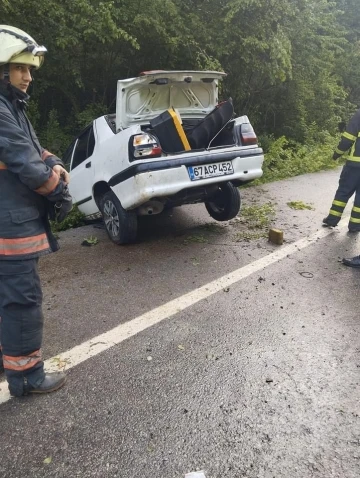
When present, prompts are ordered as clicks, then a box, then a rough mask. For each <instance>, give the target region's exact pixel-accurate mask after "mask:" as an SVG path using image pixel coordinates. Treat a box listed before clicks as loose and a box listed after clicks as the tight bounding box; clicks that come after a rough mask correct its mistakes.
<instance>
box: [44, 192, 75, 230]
mask: <svg viewBox="0 0 360 478" xmlns="http://www.w3.org/2000/svg"><path fill="white" fill-rule="evenodd" d="M72 208H73V203H72V197H71V196H70V193H69V188H68V187H67V185H66V186H65V187H64V189H63V194H62V198H61V200H58V201H56V202H52V203H50V208H49V218H50V219H51V220H52V221H55V222H62V221H63V220H64V219H65V218H66V216H67V215H68V214H69V212H70V211H71V210H72Z"/></svg>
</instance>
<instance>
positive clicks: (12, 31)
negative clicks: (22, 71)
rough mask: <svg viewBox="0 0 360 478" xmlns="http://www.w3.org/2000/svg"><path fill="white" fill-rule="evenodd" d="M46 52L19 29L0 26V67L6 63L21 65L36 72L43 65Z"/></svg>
mask: <svg viewBox="0 0 360 478" xmlns="http://www.w3.org/2000/svg"><path fill="white" fill-rule="evenodd" d="M46 52H47V50H46V48H45V47H44V46H39V45H38V44H37V43H36V41H35V40H34V39H33V38H32V37H31V36H30V35H28V34H27V33H25V32H24V31H23V30H20V28H15V27H11V26H9V25H0V66H1V65H6V64H7V63H22V64H24V65H30V66H33V67H34V68H35V69H36V70H37V69H38V68H40V66H41V65H42V64H43V62H44V55H45V53H46Z"/></svg>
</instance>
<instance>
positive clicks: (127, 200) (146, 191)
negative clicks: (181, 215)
mask: <svg viewBox="0 0 360 478" xmlns="http://www.w3.org/2000/svg"><path fill="white" fill-rule="evenodd" d="M206 153H208V154H204V152H201V153H200V154H199V153H189V154H186V155H183V154H182V155H181V157H179V156H178V157H177V158H174V157H172V158H171V159H165V160H158V161H151V162H146V163H138V164H136V165H133V166H130V167H129V168H128V169H126V170H125V171H123V172H122V173H119V174H117V175H116V176H114V177H112V178H111V179H110V181H109V185H110V186H111V187H112V189H113V191H114V192H115V194H116V195H117V196H118V198H119V200H120V202H121V204H122V206H123V207H124V208H125V209H133V208H136V207H138V206H141V205H142V204H144V203H146V202H147V201H149V200H150V199H153V198H161V197H171V196H172V195H174V194H176V193H178V192H180V191H182V190H184V189H189V188H192V187H193V188H198V187H206V186H210V185H211V184H216V183H221V182H224V181H237V182H244V183H245V182H249V181H252V180H253V179H256V178H259V177H261V176H262V174H263V172H262V164H263V161H264V155H263V151H262V149H261V148H251V149H245V150H244V149H243V150H239V148H232V149H230V148H229V150H227V151H224V150H222V151H219V152H206ZM223 161H232V164H233V168H234V173H233V174H228V175H224V176H216V177H212V178H207V179H201V180H197V181H191V179H190V177H189V173H188V169H187V167H188V166H199V165H203V164H204V165H205V164H211V163H218V162H223Z"/></svg>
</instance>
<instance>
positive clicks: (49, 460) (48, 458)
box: [44, 456, 52, 465]
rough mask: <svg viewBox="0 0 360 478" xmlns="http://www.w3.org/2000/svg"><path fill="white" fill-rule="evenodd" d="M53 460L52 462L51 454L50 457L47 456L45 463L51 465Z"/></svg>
mask: <svg viewBox="0 0 360 478" xmlns="http://www.w3.org/2000/svg"><path fill="white" fill-rule="evenodd" d="M51 462H52V458H51V456H48V457H47V458H45V460H44V464H45V465H50V463H51Z"/></svg>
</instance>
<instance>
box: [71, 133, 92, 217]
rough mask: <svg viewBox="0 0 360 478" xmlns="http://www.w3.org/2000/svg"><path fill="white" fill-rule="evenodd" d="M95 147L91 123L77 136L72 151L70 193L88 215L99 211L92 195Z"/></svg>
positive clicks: (81, 209)
mask: <svg viewBox="0 0 360 478" xmlns="http://www.w3.org/2000/svg"><path fill="white" fill-rule="evenodd" d="M94 148H95V135H94V128H93V125H90V126H89V127H88V128H86V130H85V131H83V132H82V133H81V134H80V136H79V137H78V138H77V140H76V142H75V144H74V149H73V151H72V152H71V153H70V154H71V159H70V184H69V189H70V193H71V195H72V196H73V198H74V201H75V203H76V204H77V206H78V207H79V209H80V211H81V212H83V213H84V214H86V215H90V214H95V213H97V212H98V208H97V206H96V203H95V201H94V198H93V195H92V188H93V176H94V175H93V164H92V158H93V152H94Z"/></svg>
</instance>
